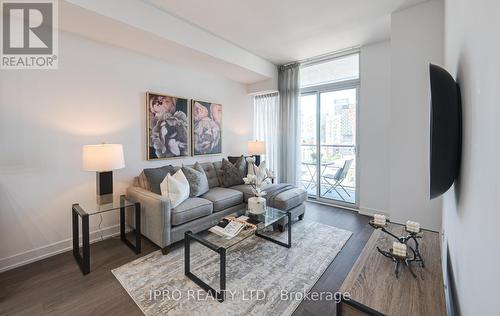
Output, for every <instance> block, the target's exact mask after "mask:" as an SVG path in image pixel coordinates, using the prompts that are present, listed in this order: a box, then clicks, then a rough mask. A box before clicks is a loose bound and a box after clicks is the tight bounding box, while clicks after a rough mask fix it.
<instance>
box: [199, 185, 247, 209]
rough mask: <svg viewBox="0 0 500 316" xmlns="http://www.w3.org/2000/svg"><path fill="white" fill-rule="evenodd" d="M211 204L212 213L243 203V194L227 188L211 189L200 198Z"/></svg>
mask: <svg viewBox="0 0 500 316" xmlns="http://www.w3.org/2000/svg"><path fill="white" fill-rule="evenodd" d="M201 197H202V198H204V199H207V200H209V201H211V202H212V203H213V209H214V212H218V211H222V210H225V209H226V208H229V207H231V206H235V205H238V204H240V203H243V193H242V192H239V191H236V190H232V189H227V188H211V189H210V190H209V191H208V192H207V193H205V194H203V195H202V196H201Z"/></svg>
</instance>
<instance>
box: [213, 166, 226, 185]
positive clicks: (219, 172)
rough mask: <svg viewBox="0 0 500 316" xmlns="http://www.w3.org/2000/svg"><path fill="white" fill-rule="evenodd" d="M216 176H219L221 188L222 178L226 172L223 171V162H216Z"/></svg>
mask: <svg viewBox="0 0 500 316" xmlns="http://www.w3.org/2000/svg"><path fill="white" fill-rule="evenodd" d="M214 167H215V174H216V175H217V179H219V186H221V185H222V176H223V174H224V172H223V171H222V160H221V161H214Z"/></svg>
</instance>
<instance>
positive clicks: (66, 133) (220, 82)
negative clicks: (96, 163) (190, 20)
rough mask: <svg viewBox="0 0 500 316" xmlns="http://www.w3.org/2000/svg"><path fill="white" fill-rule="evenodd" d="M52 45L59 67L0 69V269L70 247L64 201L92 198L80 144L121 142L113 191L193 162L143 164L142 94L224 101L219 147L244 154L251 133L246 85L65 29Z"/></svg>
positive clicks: (108, 221)
mask: <svg viewBox="0 0 500 316" xmlns="http://www.w3.org/2000/svg"><path fill="white" fill-rule="evenodd" d="M59 42H60V49H59V51H60V60H59V69H58V70H53V71H41V70H31V71H22V70H10V71H4V70H2V71H1V72H0V152H1V155H0V240H1V242H0V270H2V269H5V268H6V267H8V266H11V265H16V264H18V263H20V262H22V261H25V260H31V259H33V258H34V257H37V256H44V255H46V254H47V253H51V252H57V251H61V250H62V249H67V247H69V246H70V237H71V217H70V208H71V204H72V203H74V202H78V201H81V200H84V199H92V198H94V197H95V174H94V173H92V172H85V171H82V168H81V147H82V145H84V144H95V143H99V142H101V141H102V140H106V141H107V142H109V143H122V144H123V145H124V152H125V162H126V168H125V169H122V170H118V171H116V172H115V173H114V174H115V193H123V192H124V190H125V188H126V187H127V186H128V185H129V184H130V182H131V181H132V178H133V177H134V176H136V175H137V174H138V173H139V172H140V171H141V170H142V169H143V168H144V167H153V166H159V165H164V164H167V163H173V164H176V165H179V164H181V163H191V162H193V161H194V159H192V158H191V159H184V160H171V161H157V162H147V161H145V139H146V136H145V92H146V91H154V92H160V93H165V94H172V95H175V96H184V97H187V98H199V99H202V100H209V101H214V102H220V103H222V104H223V121H224V126H223V127H224V128H223V152H224V154H238V153H242V152H244V151H246V141H247V140H249V139H251V137H252V117H253V109H252V104H253V103H252V97H250V96H248V95H247V92H246V86H245V85H244V84H240V83H235V82H233V81H229V80H227V79H224V78H222V77H217V76H213V75H209V74H206V73H201V72H196V71H193V70H190V69H186V68H180V67H178V66H172V65H169V64H167V63H165V62H164V61H161V60H157V59H153V58H149V57H146V56H143V55H139V54H136V53H133V52H131V51H127V50H123V49H120V48H116V47H113V46H109V45H106V44H101V43H97V42H93V41H90V40H87V39H83V38H81V37H77V36H74V35H70V34H68V33H61V34H60V40H59ZM216 159H220V156H215V157H210V158H207V157H205V158H200V159H199V160H216ZM105 217H106V218H105V221H104V223H103V227H109V226H114V225H116V224H117V223H118V220H117V216H116V214H112V215H106V216H105ZM96 224H97V219H93V220H91V231H93V230H95V229H96ZM113 232H116V227H112V228H111V229H108V230H105V233H113Z"/></svg>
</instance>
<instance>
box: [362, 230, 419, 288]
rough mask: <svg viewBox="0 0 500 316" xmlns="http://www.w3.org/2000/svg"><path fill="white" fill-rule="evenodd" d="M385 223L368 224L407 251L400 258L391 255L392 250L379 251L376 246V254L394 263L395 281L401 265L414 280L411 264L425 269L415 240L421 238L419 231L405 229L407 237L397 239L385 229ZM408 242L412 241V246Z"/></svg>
mask: <svg viewBox="0 0 500 316" xmlns="http://www.w3.org/2000/svg"><path fill="white" fill-rule="evenodd" d="M386 221H387V223H390V221H389V220H386ZM387 223H386V224H385V225H377V224H375V223H374V222H373V221H370V222H369V224H370V226H372V227H373V228H375V229H380V230H381V231H382V232H384V233H386V234H388V235H389V236H391V237H393V238H394V239H396V240H397V241H398V242H400V243H402V244H405V245H406V249H407V252H406V256H405V257H402V256H398V255H395V254H393V250H392V248H391V249H389V251H385V250H382V249H380V248H379V247H378V246H377V250H378V252H380V253H381V254H382V255H383V256H384V257H386V258H389V259H391V260H392V261H393V262H394V263H395V267H394V273H395V274H396V279H397V278H399V269H400V267H401V265H405V266H407V267H408V270H409V271H410V273H411V275H413V277H414V278H417V275H416V274H415V272H413V269H412V264H413V263H420V266H421V267H422V268H425V263H424V259H423V258H422V255H421V254H420V250H419V244H418V240H417V239H421V238H422V236H421V235H420V233H421V230H419V231H418V232H410V231H408V230H407V229H406V227H405V231H406V232H407V233H408V235H406V236H400V237H399V236H396V235H394V234H393V233H391V232H390V231H388V230H387V229H386V227H387ZM410 240H413V243H414V246H411V245H409V244H408V242H409V241H410ZM408 249H409V250H410V254H409V253H408Z"/></svg>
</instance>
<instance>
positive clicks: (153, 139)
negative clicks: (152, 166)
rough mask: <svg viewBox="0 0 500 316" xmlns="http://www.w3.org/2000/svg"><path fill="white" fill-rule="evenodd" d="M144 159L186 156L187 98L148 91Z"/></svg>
mask: <svg viewBox="0 0 500 316" xmlns="http://www.w3.org/2000/svg"><path fill="white" fill-rule="evenodd" d="M146 103H147V110H146V111H147V155H146V157H147V159H148V160H155V159H168V158H176V157H185V156H189V120H188V114H189V113H188V100H187V99H184V98H179V97H172V96H168V95H163V94H158V93H152V92H148V93H147V95H146Z"/></svg>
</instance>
